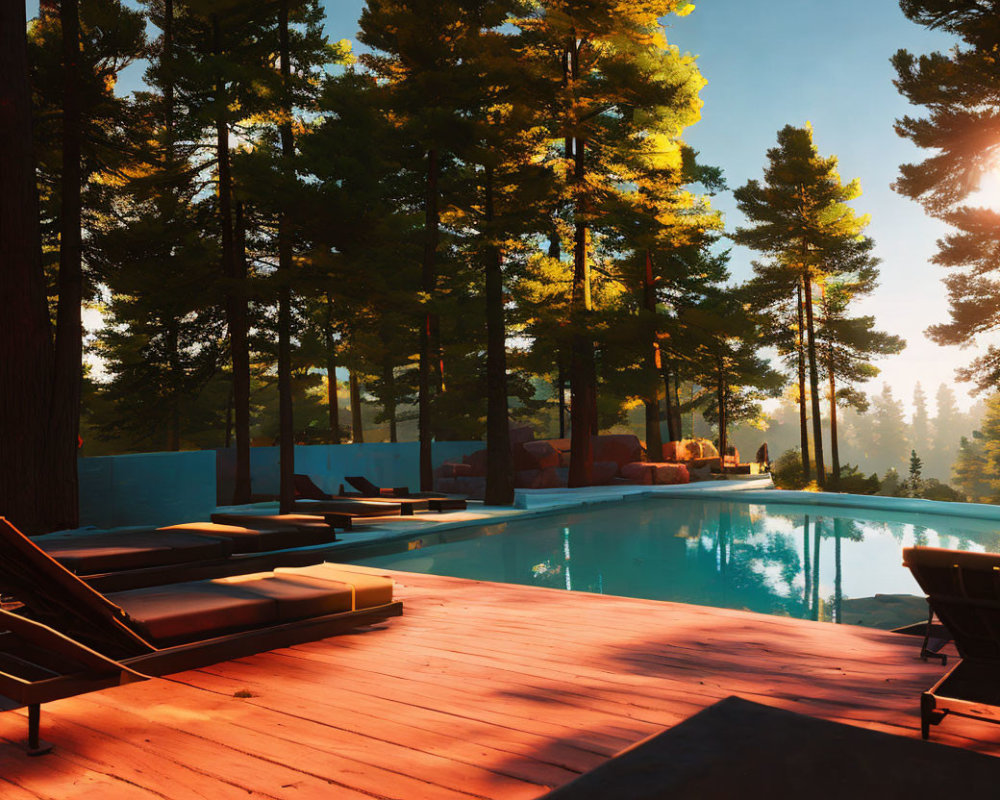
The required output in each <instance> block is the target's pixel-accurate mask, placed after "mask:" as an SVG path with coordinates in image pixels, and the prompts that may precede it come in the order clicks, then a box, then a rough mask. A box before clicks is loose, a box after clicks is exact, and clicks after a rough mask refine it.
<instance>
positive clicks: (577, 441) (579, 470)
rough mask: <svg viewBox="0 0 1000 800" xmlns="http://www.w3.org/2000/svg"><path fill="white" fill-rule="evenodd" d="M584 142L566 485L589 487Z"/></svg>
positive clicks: (577, 184)
mask: <svg viewBox="0 0 1000 800" xmlns="http://www.w3.org/2000/svg"><path fill="white" fill-rule="evenodd" d="M578 77H579V52H578V49H577V44H576V41H575V35H574V41H573V43H572V44H571V49H570V79H571V80H572V81H574V82H575V81H576V80H577V78H578ZM586 147H587V145H586V141H585V140H584V138H583V137H581V136H576V137H574V139H573V184H574V189H575V198H574V202H575V205H576V208H575V215H576V220H575V222H574V231H573V297H572V301H571V311H570V314H571V323H572V326H573V334H572V341H571V349H570V366H569V383H570V461H569V481H568V483H569V486H570V487H575V486H589V485H590V484H591V481H592V468H593V464H594V445H593V440H592V438H591V437H592V431H593V428H594V426H595V425H596V422H597V420H596V419H594V413H593V412H594V408H595V406H596V401H597V393H596V387H595V386H594V343H593V341H591V339H590V338H589V336H588V335H587V328H588V326H589V323H590V309H591V303H590V265H589V263H588V261H587V218H586V216H587V210H586V208H585V206H586V202H585V199H584V192H585V191H586V188H585V186H584V179H585V177H586V162H585V154H586Z"/></svg>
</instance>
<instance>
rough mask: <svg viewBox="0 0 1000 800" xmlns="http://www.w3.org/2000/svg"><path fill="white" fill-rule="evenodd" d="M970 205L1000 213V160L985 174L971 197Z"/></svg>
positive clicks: (995, 161)
mask: <svg viewBox="0 0 1000 800" xmlns="http://www.w3.org/2000/svg"><path fill="white" fill-rule="evenodd" d="M969 205H972V206H982V207H985V208H991V209H993V210H994V211H1000V159H996V160H994V162H993V166H992V168H991V169H988V170H987V171H986V172H984V173H983V175H982V177H981V178H980V180H979V188H978V189H976V191H974V192H972V193H971V194H970V195H969Z"/></svg>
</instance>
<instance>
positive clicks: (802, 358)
mask: <svg viewBox="0 0 1000 800" xmlns="http://www.w3.org/2000/svg"><path fill="white" fill-rule="evenodd" d="M795 294H796V300H795V301H796V307H797V310H798V315H799V327H798V332H797V340H796V356H797V359H798V379H799V442H800V447H801V449H802V476H803V478H805V480H806V481H808V480H809V477H810V475H811V473H812V468H811V467H810V461H809V423H808V421H807V418H806V348H805V340H804V336H805V329H806V323H805V315H804V311H803V309H802V302H803V301H802V277H801V276H800V277H799V282H798V284H797V286H796V288H795Z"/></svg>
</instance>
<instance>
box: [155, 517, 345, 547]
mask: <svg viewBox="0 0 1000 800" xmlns="http://www.w3.org/2000/svg"><path fill="white" fill-rule="evenodd" d="M159 530H161V531H180V532H184V531H188V532H191V533H203V534H206V535H211V536H217V537H219V538H221V539H228V540H229V542H230V544H231V545H232V550H233V552H234V553H266V552H269V551H271V550H284V549H286V548H289V547H307V546H309V545H313V544H325V543H326V542H330V541H333V536H334V534H333V531H331V530H330V529H329V527H328V526H326V525H323V526H319V525H317V526H315V527H313V528H311V529H310V528H296V527H294V526H291V525H289V526H281V525H276V526H274V527H272V528H264V529H260V530H258V529H255V528H245V527H243V526H241V525H222V524H220V523H217V522H186V523H184V524H183V525H171V526H169V527H167V528H160V529H159Z"/></svg>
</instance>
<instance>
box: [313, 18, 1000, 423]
mask: <svg viewBox="0 0 1000 800" xmlns="http://www.w3.org/2000/svg"><path fill="white" fill-rule="evenodd" d="M363 7H364V0H327V2H326V8H327V14H328V17H329V21H328V26H327V31H328V34H329V36H330V38H332V39H340V38H346V39H351V40H355V36H356V31H357V19H358V17H359V16H360V13H361V9H362V8H363ZM667 23H668V26H669V30H668V39H669V40H670V42H671V43H673V44H676V45H677V46H678V47H680V48H681V50H684V51H688V52H691V53H694V54H695V55H697V56H698V64H699V66H700V68H701V71H702V74H703V75H704V76H705V77H706V78H707V79H708V85H707V86H706V87H705V88H704V90H703V91H702V95H701V96H702V99H703V100H704V103H705V105H704V108H703V109H702V120H701V122H699V123H698V124H697V125H695V126H694V127H693V128H691V129H690V130H689V131H688V133H687V135H686V139H687V140H688V142H689V143H690V144H691V145H692V146H694V147H695V148H696V149H697V150H699V151H700V153H701V159H702V161H703V162H704V163H706V164H714V165H717V166H720V167H722V168H723V170H724V171H725V175H726V180H727V182H728V184H729V186H730V187H731V188H735V187H737V186H740V185H742V184H743V183H745V182H746V181H747V180H748V179H750V178H760V177H761V175H762V172H763V167H764V163H765V152H766V151H767V149H768V148H769V147H772V146H773V145H774V143H775V139H776V134H777V132H778V130H779V129H780V128H782V127H783V126H784V125H786V124H789V123H790V124H793V125H803V124H805V123H806V122H807V121H808V122H811V123H812V125H813V128H814V137H815V141H816V144H817V146H818V147H819V150H820V152H821V153H822V154H823V155H836V156H838V158H839V160H840V172H841V177H842V178H843V179H844V180H845V181H847V180H850V179H852V178H860V180H861V186H862V189H863V192H864V194H863V195H862V196H861V197H860V198H859V199H858V200H857V201H855V203H854V206H855V207H856V208H857V209H858V211H860V212H862V213H868V214H871V217H872V223H871V226H870V227H869V229H868V233H869V234H870V235H871V236H872V238H873V239H874V240H875V243H876V247H877V250H876V252H877V254H878V256H879V257H880V258H881V259H882V268H881V269H882V277H881V281H880V287H879V289H878V290H877V292H876V293H875V294H874V295H873V296H872V297H871V298H870V299H868V300H867V301H866V302H865V303H864V305H863V306H861V312H862V313H866V314H874V315H875V316H876V318H877V320H878V325H879V327H880V328H882V329H884V330H887V331H889V332H891V333H895V334H897V335H900V336H902V337H904V338H905V339H906V340H907V343H908V346H907V348H906V350H905V351H903V353H901V354H900V355H898V356H894V357H891V358H888V359H885V360H883V361H882V362H881V364H880V365H881V367H882V375H881V376H880V377H879V378H876V379H875V380H874V381H872V383H871V384H870V385H869V390H870V391H871V392H874V393H877V392H879V391H880V390H881V386H882V381H883V380H885V381H886V382H888V383H889V384H890V385H891V386H892V387H893V391H894V392H895V394H896V396H897V397H899V398H902V399H903V400H904V401H906V403H907V405H908V404H909V401H910V399H911V398H912V395H913V387H914V384H915V383H916V382H917V381H920V382H921V383H922V384H923V387H924V390H925V391H926V392H927V394H928V395H929V397H930V398H933V396H934V391H935V390H936V389H937V386H938V384H939V383H941V382H947V383H952V384H954V389H955V391H956V394H957V395H958V396H959V404H960V405H962V406H963V407H966V406H968V404H969V403H970V400H969V398H968V396H967V394H966V390H967V386H966V385H964V384H955V383H954V370H955V367H957V366H960V365H962V364H964V363H967V361H968V360H969V359H970V358H971V357H972V354H973V353H974V352H975V351H974V350H972V349H959V348H954V347H951V348H942V347H938V346H937V345H935V344H933V343H932V342H930V341H928V340H927V339H926V338H925V337H924V335H923V331H924V329H925V328H926V327H927V326H928V325H931V324H933V323H935V322H943V321H945V320H946V319H947V317H948V314H947V299H946V296H945V293H944V287H943V285H942V283H941V278H942V276H943V275H944V273H945V270H944V269H943V268H941V267H937V266H935V265H933V264H930V263H929V259H930V257H931V256H932V255H933V253H934V251H935V244H934V243H935V240H936V239H938V238H939V237H940V236H942V235H943V234H944V233H945V232H946V231H947V228H946V227H945V226H944V225H943V224H941V223H939V222H936V221H934V220H932V219H930V218H928V217H927V216H926V215H925V214H924V213H923V210H922V209H921V208H920V206H918V205H917V204H916V203H914V202H913V201H911V200H908V199H906V198H904V197H901V196H899V195H897V194H896V193H895V192H893V191H892V190H891V189H890V188H889V187H890V184H891V183H892V181H893V180H894V179H895V177H896V174H897V172H898V168H899V164H901V163H905V162H912V161H917V160H921V159H922V157H921V155H920V151H918V150H917V149H916V148H914V147H912V146H911V145H910V144H909V142H907V141H905V140H903V139H900V138H899V137H898V136H896V134H895V132H894V131H893V127H892V126H893V120H895V119H896V118H897V117H900V116H902V115H904V114H906V113H914V111H916V112H918V113H919V110H918V109H911V107H910V106H909V105H908V104H907V103H906V101H905V100H904V99H903V98H902V97H901V96H900V95H899V94H898V92H897V91H896V89H895V87H894V86H893V85H892V79H893V77H894V71H893V69H892V66H891V65H890V64H889V58H890V56H892V54H893V53H895V52H896V51H897V50H898V49H900V48H906V49H908V50H911V51H913V52H918V53H923V52H929V51H931V50H933V49H937V50H944V49H947V48H948V47H949V46H950V44H951V42H950V40H949V39H948V38H947V37H946V36H945V35H944V34H940V33H935V32H930V31H927V30H926V29H924V28H922V27H920V26H918V25H915V24H914V23H912V22H910V21H909V20H907V19H906V18H905V17H904V16H903V14H902V12H901V11H900V10H899V5H898V3H897V2H895V0H840V2H836V3H830V2H820V0H771V2H767V3H754V2H748V1H747V0H701V2H697V3H696V8H695V10H694V12H693V13H691V14H690V15H689V16H687V17H683V18H677V17H671V18H668V20H667ZM355 41H356V40H355ZM994 189H995V190H997V194H998V195H1000V186H994ZM716 205H717V206H718V207H719V208H721V209H722V210H723V211H724V212H725V214H726V222H727V227H728V228H730V229H731V228H733V227H735V226H736V225H739V224H741V222H742V220H741V215H740V214H739V213H738V212H737V211H736V208H735V204H734V203H733V201H732V196H731V195H730V194H725V195H722V196H720V197H718V198H716ZM750 259H751V254H750V252H749V251H746V250H744V249H742V248H734V249H733V259H732V262H731V269H732V272H733V276H734V278H736V279H743V278H746V277H748V276H749V274H750ZM931 413H932V414H933V407H932V409H931Z"/></svg>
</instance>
